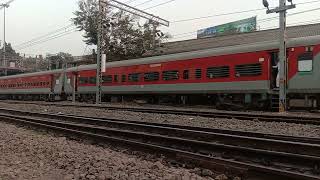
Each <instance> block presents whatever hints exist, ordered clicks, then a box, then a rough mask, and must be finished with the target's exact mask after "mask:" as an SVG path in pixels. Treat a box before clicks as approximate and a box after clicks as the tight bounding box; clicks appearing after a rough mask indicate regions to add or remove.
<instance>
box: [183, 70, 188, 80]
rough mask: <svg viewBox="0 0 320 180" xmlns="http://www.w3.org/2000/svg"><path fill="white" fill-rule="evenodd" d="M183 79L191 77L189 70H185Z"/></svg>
mask: <svg viewBox="0 0 320 180" xmlns="http://www.w3.org/2000/svg"><path fill="white" fill-rule="evenodd" d="M183 79H189V70H184V71H183Z"/></svg>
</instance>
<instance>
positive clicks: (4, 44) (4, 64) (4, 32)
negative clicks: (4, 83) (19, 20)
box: [3, 5, 8, 76]
mask: <svg viewBox="0 0 320 180" xmlns="http://www.w3.org/2000/svg"><path fill="white" fill-rule="evenodd" d="M6 8H7V7H6V5H5V6H4V8H3V13H4V16H3V66H4V75H5V76H7V75H8V71H7V61H6Z"/></svg>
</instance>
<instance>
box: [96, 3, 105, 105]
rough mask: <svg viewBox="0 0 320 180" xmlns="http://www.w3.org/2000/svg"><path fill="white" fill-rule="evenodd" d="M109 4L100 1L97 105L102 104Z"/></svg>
mask: <svg viewBox="0 0 320 180" xmlns="http://www.w3.org/2000/svg"><path fill="white" fill-rule="evenodd" d="M106 5H107V2H104V3H103V0H99V15H98V44H97V78H96V81H97V82H96V83H97V89H96V104H100V103H101V97H102V70H101V68H102V54H103V53H104V52H103V50H104V49H105V48H104V43H103V41H104V30H103V21H104V19H105V15H106V12H105V10H106V9H105V8H106Z"/></svg>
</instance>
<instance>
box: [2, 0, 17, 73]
mask: <svg viewBox="0 0 320 180" xmlns="http://www.w3.org/2000/svg"><path fill="white" fill-rule="evenodd" d="M13 1H14V0H10V1H8V2H6V3H3V4H0V10H1V9H3V14H4V15H3V61H2V65H3V66H4V74H5V76H7V75H8V70H7V67H8V63H7V61H6V8H8V7H9V4H10V3H12V2H13Z"/></svg>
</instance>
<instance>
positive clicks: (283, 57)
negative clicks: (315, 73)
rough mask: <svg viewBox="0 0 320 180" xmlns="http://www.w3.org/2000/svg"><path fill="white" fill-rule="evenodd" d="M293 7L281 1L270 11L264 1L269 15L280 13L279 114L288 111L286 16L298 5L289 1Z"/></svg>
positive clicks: (265, 0) (264, 0)
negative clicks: (288, 11)
mask: <svg viewBox="0 0 320 180" xmlns="http://www.w3.org/2000/svg"><path fill="white" fill-rule="evenodd" d="M288 2H290V3H291V5H286V0H279V7H276V8H274V9H269V3H268V1H267V0H263V5H264V6H265V7H266V8H268V10H267V14H270V13H279V30H280V31H279V33H280V34H279V35H280V36H279V41H280V47H279V61H280V72H278V73H279V75H280V82H279V83H280V87H279V88H280V90H279V112H280V113H283V112H286V111H287V83H288V77H287V68H288V64H287V63H288V62H287V45H286V41H287V23H286V16H287V10H289V9H293V8H296V5H295V4H293V3H292V0H288Z"/></svg>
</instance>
